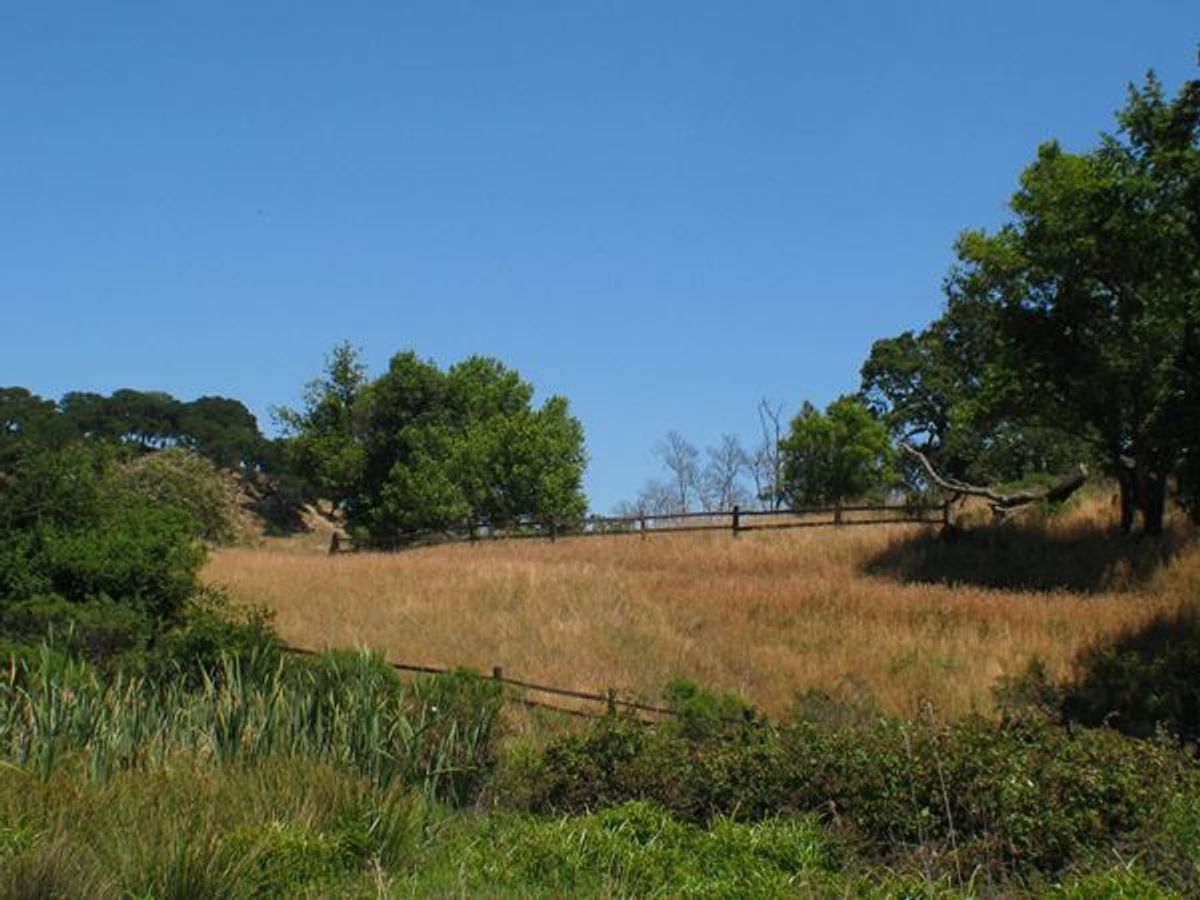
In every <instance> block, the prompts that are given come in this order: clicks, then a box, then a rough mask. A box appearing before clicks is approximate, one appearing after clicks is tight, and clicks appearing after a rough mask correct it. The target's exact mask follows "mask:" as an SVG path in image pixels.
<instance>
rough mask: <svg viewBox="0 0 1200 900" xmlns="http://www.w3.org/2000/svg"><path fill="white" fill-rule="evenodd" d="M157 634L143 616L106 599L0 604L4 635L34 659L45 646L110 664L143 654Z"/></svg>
mask: <svg viewBox="0 0 1200 900" xmlns="http://www.w3.org/2000/svg"><path fill="white" fill-rule="evenodd" d="M154 630H155V625H154V623H153V621H152V620H151V619H150V618H149V617H148V616H147V615H146V614H145V613H144V612H143V611H141V610H139V609H138V608H136V607H133V606H130V605H128V604H123V603H117V602H115V601H113V600H109V599H108V598H107V597H97V598H93V599H89V600H84V601H81V602H78V603H70V602H68V601H67V600H65V599H64V598H63V597H61V596H59V595H57V594H46V595H39V596H35V597H31V598H29V599H27V600H18V601H15V602H13V603H7V604H0V632H3V633H4V634H5V635H6V636H7V637H8V638H9V640H11V641H12V643H13V645H14V647H16V646H18V645H19V646H22V647H24V648H25V650H26V652H27V653H30V654H32V653H35V652H36V648H37V646H38V645H39V644H40V643H43V642H44V643H46V644H48V645H49V646H50V647H51V648H53V650H54V651H55V652H58V653H64V654H68V655H71V656H79V657H82V658H84V659H86V660H88V661H90V662H93V663H97V664H99V665H108V664H110V663H114V662H115V661H116V660H118V659H119V658H120V657H123V656H125V655H127V654H131V653H137V652H139V651H141V650H142V649H143V648H144V647H145V646H146V644H147V643H148V642H149V641H150V639H151V636H152V635H153V633H154ZM30 658H32V657H30Z"/></svg>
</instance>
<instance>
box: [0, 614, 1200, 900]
mask: <svg viewBox="0 0 1200 900" xmlns="http://www.w3.org/2000/svg"><path fill="white" fill-rule="evenodd" d="M197 639H199V638H197ZM664 700H665V702H667V703H669V704H671V706H672V707H673V708H674V709H675V710H676V712H677V713H678V715H677V717H676V718H674V719H672V720H670V721H668V722H666V723H663V724H660V725H657V726H646V725H643V724H640V723H638V722H635V721H633V720H631V719H629V718H625V717H622V716H620V715H609V716H607V717H605V718H602V719H599V720H596V721H593V722H590V723H573V724H563V725H561V726H559V727H557V728H554V729H544V730H541V731H539V732H538V733H536V734H533V735H530V736H523V737H516V736H512V737H508V738H506V737H505V736H504V733H503V727H502V726H503V721H504V720H503V717H502V716H501V714H500V713H501V708H502V704H503V697H502V695H501V693H500V687H499V686H498V685H497V684H495V682H493V681H492V680H491V679H487V678H482V677H480V676H478V675H475V674H473V673H469V672H460V673H455V674H453V675H449V676H439V677H433V678H421V679H413V680H406V679H402V678H400V677H399V676H398V675H397V673H396V672H395V671H394V670H392V669H391V668H389V667H388V666H387V665H385V664H384V663H383V662H382V661H381V660H380V659H379V658H378V657H375V656H372V655H370V654H366V653H347V652H336V653H329V654H324V655H321V656H315V657H283V656H280V655H278V654H274V655H268V656H267V657H266V658H260V656H259V650H258V649H257V648H256V645H252V646H249V647H248V648H245V649H244V652H240V653H239V652H232V651H230V652H222V653H220V654H219V655H218V661H217V663H216V664H215V665H212V666H203V665H202V666H199V667H198V668H196V669H195V670H189V669H178V670H174V675H173V676H171V677H165V678H152V677H149V676H147V675H145V674H144V673H143V671H142V670H140V669H134V670H132V671H130V672H124V671H121V672H118V673H115V674H114V673H111V672H107V671H105V670H103V669H100V668H97V667H96V666H94V665H91V664H89V663H87V662H85V661H82V660H78V659H71V658H69V657H64V656H63V655H62V654H61V653H57V652H54V651H53V650H52V649H51V648H50V647H48V646H44V647H43V648H42V649H41V651H40V654H39V655H38V656H36V658H33V659H26V660H23V661H21V662H19V663H13V664H12V665H11V666H10V667H9V669H8V671H7V672H6V673H4V674H3V675H0V900H2V898H4V897H35V896H36V897H55V896H61V897H79V896H88V897H92V896H96V897H106V896H113V897H156V898H167V897H243V896H245V897H251V896H253V897H263V896H312V897H318V896H320V897H338V896H350V897H353V896H380V895H382V896H412V895H417V896H427V895H452V896H453V895H469V896H476V895H489V896H494V895H500V896H569V895H584V896H630V897H633V896H638V897H641V896H681V895H683V896H729V897H746V896H750V897H754V896H761V897H768V896H870V895H877V896H912V897H918V896H923V897H941V896H1058V897H1091V896H1101V897H1103V896H1110V897H1141V896H1196V895H1197V894H1198V893H1200V766H1198V765H1197V762H1196V760H1195V757H1194V754H1193V751H1192V749H1191V748H1190V746H1189V745H1187V744H1183V743H1180V742H1179V741H1178V740H1177V739H1174V738H1166V737H1162V736H1159V737H1155V738H1151V739H1146V738H1139V737H1133V736H1128V735H1124V734H1121V733H1119V732H1117V731H1115V730H1113V729H1110V728H1103V727H1102V728H1089V727H1083V726H1079V725H1072V726H1069V727H1068V726H1064V725H1062V724H1059V723H1058V722H1056V721H1054V720H1053V718H1052V717H1050V716H1046V715H1043V714H1037V713H1036V711H1031V712H1027V713H1020V712H1013V713H1011V714H1010V715H1009V716H1008V717H1007V718H1005V719H1003V720H1001V721H996V720H990V719H984V718H980V717H967V718H963V719H960V720H957V721H953V722H941V721H939V720H938V719H937V717H936V716H935V714H934V713H933V711H932V710H928V709H927V710H926V711H925V713H924V714H923V715H922V716H921V717H920V718H919V719H916V720H912V719H900V718H895V717H890V716H885V715H883V714H881V713H880V712H879V711H878V710H875V709H873V708H871V707H869V706H864V705H857V706H856V705H849V704H846V703H842V702H838V701H835V700H832V699H830V698H828V697H824V696H821V695H812V694H810V695H805V696H802V697H799V698H798V699H797V703H796V705H795V708H794V709H793V711H792V712H791V714H789V715H788V716H786V717H785V718H783V719H782V720H780V721H772V720H768V719H765V718H763V717H761V716H758V715H756V714H755V713H754V711H753V710H752V709H751V708H750V707H748V706H747V705H746V704H744V703H743V702H741V701H740V700H738V699H737V698H736V697H731V696H719V695H714V694H711V693H709V692H707V691H705V690H703V689H701V688H699V687H697V686H695V685H691V684H688V683H686V682H673V683H672V684H671V685H669V686H668V687H667V689H666V690H665V692H664Z"/></svg>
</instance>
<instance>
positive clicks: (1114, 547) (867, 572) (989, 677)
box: [206, 499, 1200, 714]
mask: <svg viewBox="0 0 1200 900" xmlns="http://www.w3.org/2000/svg"><path fill="white" fill-rule="evenodd" d="M1110 519H1111V512H1110V511H1109V510H1108V509H1107V507H1106V504H1105V503H1104V502H1102V501H1101V500H1099V499H1093V500H1092V501H1090V502H1088V503H1085V504H1083V505H1082V506H1080V507H1078V508H1077V509H1075V510H1074V511H1073V512H1072V513H1071V514H1069V515H1067V516H1064V517H1062V518H1061V519H1060V520H1057V521H1055V522H1053V523H1049V524H1044V523H1042V524H1039V523H1032V524H1029V523H1027V524H1024V525H1021V526H1018V527H1009V528H1002V529H999V530H994V529H990V528H984V529H982V530H978V531H976V532H974V533H971V534H968V535H967V536H966V537H964V538H961V539H960V540H958V541H951V542H945V541H940V540H939V539H938V538H937V536H936V532H935V531H933V530H932V529H928V528H923V527H920V526H906V525H898V526H881V527H877V528H876V527H871V528H868V527H862V528H845V529H833V528H822V529H813V530H801V531H785V532H764V533H754V534H745V535H742V536H741V537H739V538H737V539H733V538H731V537H730V536H729V535H728V534H721V533H718V534H689V535H655V536H651V537H650V538H648V539H647V540H645V541H642V540H639V539H638V538H636V537H624V536H617V537H602V538H586V539H579V538H577V539H568V540H560V541H559V542H558V543H554V544H550V543H545V542H536V541H518V542H511V543H495V544H479V545H455V546H443V547H437V548H430V549H423V550H415V551H410V552H404V553H398V554H390V555H389V554H358V555H342V556H336V557H329V556H325V555H320V554H315V553H314V554H312V555H302V554H297V553H292V552H285V551H281V550H279V549H225V550H220V551H217V552H216V553H214V554H213V556H212V559H211V560H210V562H209V564H208V567H207V570H206V577H207V579H208V581H209V582H211V583H214V584H217V585H221V586H224V587H226V588H227V589H228V590H229V592H230V594H231V595H232V596H233V598H234V599H235V600H236V601H238V602H241V603H247V604H259V605H265V606H267V607H269V608H270V609H272V610H274V611H275V613H276V615H277V620H276V624H277V626H278V629H279V631H280V633H281V635H282V636H283V638H284V639H285V640H287V641H289V642H291V643H294V644H296V645H300V646H304V647H310V648H324V647H347V646H369V647H371V648H374V649H376V650H378V651H379V652H381V653H383V654H384V655H385V656H387V657H388V658H389V659H392V660H396V661H407V662H418V663H425V664H431V665H443V666H455V665H466V666H472V667H476V668H478V669H481V670H484V671H487V670H489V669H490V668H491V667H492V666H494V665H499V666H503V667H504V669H505V671H506V673H507V674H511V675H515V676H519V677H523V678H527V679H531V680H535V681H539V682H542V683H549V684H552V685H559V686H572V687H578V688H583V689H593V690H596V689H599V690H602V689H604V688H606V687H609V686H613V687H616V688H618V689H619V690H621V691H624V692H629V693H634V694H638V695H641V696H644V697H651V696H655V695H657V694H659V692H660V691H661V690H662V687H663V685H664V684H665V683H666V682H667V681H668V680H670V679H672V678H675V677H679V676H682V677H686V678H689V679H692V680H694V681H697V682H699V683H702V684H704V685H705V686H708V687H711V688H715V689H720V690H726V691H733V692H737V693H739V694H741V695H743V696H745V697H746V698H748V699H749V700H750V701H751V702H753V703H755V704H757V705H759V706H760V707H762V708H764V709H766V710H768V711H771V712H780V711H782V710H783V709H784V708H786V706H787V705H788V704H789V702H790V700H791V698H792V697H793V696H794V693H795V692H796V691H797V690H799V689H809V688H812V689H820V690H825V691H829V692H832V693H838V694H851V695H854V694H859V695H866V696H870V697H872V698H873V699H874V700H876V701H877V702H878V703H879V704H880V705H881V706H882V707H884V708H885V709H887V710H890V711H893V712H901V713H906V712H912V711H913V710H914V709H915V707H916V705H917V704H918V703H919V702H920V701H923V700H930V701H932V702H933V703H934V704H935V705H936V706H937V707H938V708H939V709H941V710H942V711H943V712H944V713H947V714H959V713H963V712H966V711H969V710H973V709H974V710H981V711H987V710H988V709H989V708H990V706H991V688H992V687H993V685H994V684H995V682H996V680H997V679H998V678H999V677H1000V676H1003V675H1010V674H1015V673H1017V672H1018V671H1020V670H1022V669H1023V668H1024V667H1025V666H1026V664H1027V663H1028V661H1029V659H1030V657H1031V656H1033V655H1037V656H1040V657H1041V658H1042V659H1043V660H1044V661H1045V662H1046V664H1047V666H1048V668H1049V670H1050V671H1051V672H1052V673H1054V674H1062V673H1064V672H1065V671H1067V670H1068V669H1069V667H1070V665H1071V661H1072V659H1073V658H1074V656H1075V655H1076V653H1077V652H1078V651H1079V650H1080V649H1081V648H1083V647H1085V646H1087V645H1090V644H1092V643H1094V642H1096V641H1099V640H1102V639H1104V638H1107V637H1110V636H1114V635H1117V634H1119V633H1121V632H1123V631H1126V630H1129V629H1133V628H1136V627H1137V626H1138V625H1140V624H1142V623H1144V622H1146V621H1147V620H1148V619H1149V618H1150V617H1151V616H1153V615H1154V614H1155V613H1158V612H1162V611H1164V610H1172V609H1175V608H1176V607H1178V606H1179V605H1180V604H1181V603H1185V602H1187V601H1188V599H1189V598H1190V597H1195V596H1196V595H1197V593H1198V589H1200V550H1198V549H1197V548H1196V546H1195V545H1194V544H1191V543H1189V542H1188V540H1187V535H1185V534H1182V533H1181V532H1180V531H1179V529H1178V528H1177V529H1176V535H1175V538H1174V544H1173V545H1170V546H1172V548H1173V549H1172V550H1171V552H1170V553H1167V554H1164V553H1162V552H1161V551H1160V550H1159V549H1158V545H1155V547H1151V546H1150V545H1149V544H1147V543H1142V544H1139V543H1137V542H1130V541H1129V540H1128V539H1124V538H1120V537H1117V536H1113V535H1111V534H1110V533H1109V532H1108V531H1107V530H1106V529H1107V523H1108V521H1109V520H1110ZM1175 545H1179V546H1178V547H1176V546H1175ZM1164 556H1170V558H1169V559H1164V558H1163V557H1164ZM994 585H1002V586H1006V587H1001V588H998V587H995V586H994ZM1014 585H1015V586H1016V587H1015V588H1014Z"/></svg>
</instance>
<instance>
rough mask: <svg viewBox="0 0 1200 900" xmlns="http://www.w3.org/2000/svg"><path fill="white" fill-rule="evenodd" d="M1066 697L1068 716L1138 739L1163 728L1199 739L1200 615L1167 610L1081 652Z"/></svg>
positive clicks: (1190, 609) (1190, 610) (1185, 610)
mask: <svg viewBox="0 0 1200 900" xmlns="http://www.w3.org/2000/svg"><path fill="white" fill-rule="evenodd" d="M1078 666H1079V674H1078V677H1077V678H1076V679H1075V680H1074V681H1072V682H1070V683H1068V685H1067V686H1066V688H1065V690H1064V692H1063V698H1062V710H1063V716H1064V718H1066V719H1068V720H1070V721H1075V722H1081V723H1083V724H1085V725H1093V726H1094V725H1101V724H1106V725H1109V726H1111V727H1113V728H1116V729H1117V730H1118V731H1123V732H1124V733H1126V734H1131V735H1134V736H1136V737H1151V736H1152V735H1153V734H1154V733H1155V732H1156V730H1157V729H1159V728H1164V729H1166V730H1167V731H1168V732H1170V733H1171V734H1174V735H1177V736H1178V737H1180V738H1181V739H1184V740H1188V741H1195V740H1197V739H1198V738H1200V614H1198V613H1197V610H1196V609H1195V608H1193V607H1184V608H1183V609H1180V610H1178V611H1175V612H1171V613H1162V614H1160V615H1158V616H1155V617H1154V618H1153V619H1152V620H1151V621H1150V622H1148V623H1146V624H1145V625H1142V626H1140V627H1139V628H1137V629H1134V630H1132V631H1129V632H1127V633H1125V634H1123V635H1120V636H1118V637H1117V638H1116V639H1115V640H1110V641H1106V642H1104V643H1102V644H1099V645H1097V646H1095V647H1092V648H1091V649H1089V650H1086V651H1085V652H1084V653H1082V654H1081V655H1080V657H1079V660H1078Z"/></svg>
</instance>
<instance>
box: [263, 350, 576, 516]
mask: <svg viewBox="0 0 1200 900" xmlns="http://www.w3.org/2000/svg"><path fill="white" fill-rule="evenodd" d="M347 352H349V351H348V348H345V347H344V346H343V348H339V350H337V351H335V354H334V356H333V357H331V366H330V367H329V370H328V372H327V376H326V378H325V379H323V380H319V381H318V382H316V383H315V384H314V386H310V388H309V392H308V395H307V400H306V406H305V409H304V410H303V411H302V412H300V413H288V412H286V411H285V414H284V416H281V418H282V419H283V420H284V421H285V422H286V423H288V424H289V425H290V426H291V428H292V432H293V433H292V437H291V438H290V441H291V442H292V448H291V451H290V453H291V455H292V458H293V459H295V460H297V461H298V462H299V463H300V464H301V465H302V466H305V467H306V470H307V471H309V472H312V473H313V476H314V480H315V481H316V482H317V484H318V487H320V488H321V489H322V490H327V491H330V493H328V494H327V496H331V497H333V498H334V499H339V500H341V501H343V502H344V503H345V508H346V510H347V512H348V514H349V517H350V520H351V523H352V524H354V525H357V526H360V527H363V528H366V529H367V530H369V531H371V532H372V533H375V534H378V535H381V536H383V535H395V534H398V533H404V532H411V531H417V530H424V529H441V528H448V527H458V526H464V525H479V526H485V527H486V526H500V525H508V524H512V523H514V522H518V521H521V520H526V519H536V520H538V521H547V520H553V521H556V522H559V523H561V524H568V523H569V522H572V521H574V520H576V519H578V518H580V517H582V515H583V513H584V511H585V510H586V500H585V499H584V496H583V492H582V478H583V468H584V465H585V463H586V457H585V455H584V450H583V429H582V427H581V426H580V424H579V422H578V420H577V419H575V418H574V417H573V416H571V414H570V411H569V407H568V405H567V402H566V400H564V399H563V398H561V397H551V398H549V399H548V400H547V401H546V402H545V403H543V404H542V405H541V406H540V407H534V405H533V387H532V385H530V384H529V383H527V382H525V381H524V380H522V379H521V377H520V376H519V375H518V374H517V373H516V372H514V371H513V370H511V369H509V368H507V367H506V366H504V365H503V364H502V363H500V362H499V361H497V360H495V359H490V358H487V357H479V356H475V357H470V358H469V359H466V360H464V361H462V362H460V363H457V364H455V365H453V366H451V367H450V368H449V369H448V370H446V371H442V370H441V369H439V368H438V367H437V366H436V365H435V364H434V363H432V362H429V361H426V360H422V359H420V358H419V357H417V355H416V354H414V353H411V352H405V353H398V354H396V355H395V356H393V357H392V359H391V361H390V362H389V364H388V369H387V371H386V372H385V373H384V374H383V375H382V376H380V377H379V378H377V379H375V380H374V381H371V382H368V381H367V380H366V377H365V374H364V371H363V369H362V368H361V366H360V365H358V364H357V360H356V359H355V358H354V357H353V356H352V355H350V356H347ZM351 363H352V364H351ZM339 371H340V373H341V375H340V376H339V374H338V373H339ZM334 491H336V493H335V492H334Z"/></svg>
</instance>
